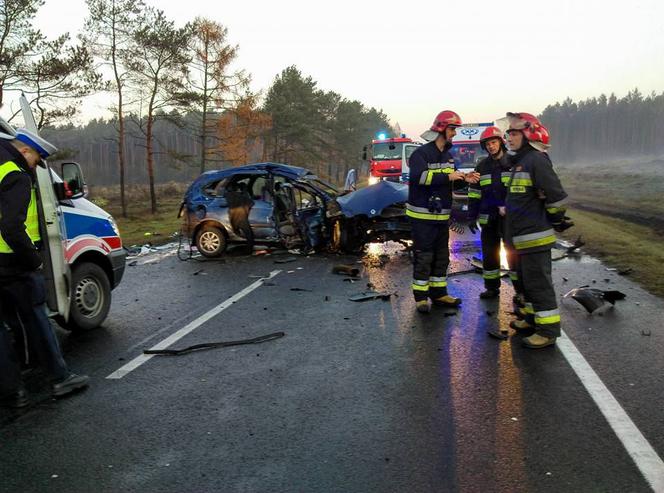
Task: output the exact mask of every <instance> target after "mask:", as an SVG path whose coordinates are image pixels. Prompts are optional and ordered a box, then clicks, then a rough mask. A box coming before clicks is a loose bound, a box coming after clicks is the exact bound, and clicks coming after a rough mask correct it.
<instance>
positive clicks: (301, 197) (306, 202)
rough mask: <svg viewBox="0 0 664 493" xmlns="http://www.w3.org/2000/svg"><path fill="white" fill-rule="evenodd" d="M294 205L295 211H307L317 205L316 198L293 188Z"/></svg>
mask: <svg viewBox="0 0 664 493" xmlns="http://www.w3.org/2000/svg"><path fill="white" fill-rule="evenodd" d="M293 191H294V192H295V203H296V204H295V205H296V207H297V209H298V210H299V209H308V208H309V207H316V206H317V205H318V199H317V197H316V196H315V195H314V194H312V193H309V192H306V191H304V190H302V189H301V188H295V189H294V190H293Z"/></svg>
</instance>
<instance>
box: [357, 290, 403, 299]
mask: <svg viewBox="0 0 664 493" xmlns="http://www.w3.org/2000/svg"><path fill="white" fill-rule="evenodd" d="M392 294H394V293H388V292H387V291H382V292H378V291H362V292H361V293H358V294H354V295H353V296H351V297H350V298H348V299H349V300H350V301H368V300H377V299H381V300H383V301H387V300H389V299H390V297H391V296H392Z"/></svg>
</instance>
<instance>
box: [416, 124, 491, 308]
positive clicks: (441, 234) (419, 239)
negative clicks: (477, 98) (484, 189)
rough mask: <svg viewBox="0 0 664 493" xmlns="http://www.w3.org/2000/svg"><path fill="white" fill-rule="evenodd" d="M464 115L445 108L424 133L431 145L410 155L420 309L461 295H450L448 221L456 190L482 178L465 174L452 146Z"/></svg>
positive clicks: (451, 303)
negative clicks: (453, 193)
mask: <svg viewBox="0 0 664 493" xmlns="http://www.w3.org/2000/svg"><path fill="white" fill-rule="evenodd" d="M459 125H461V118H459V115H457V114H456V113H455V112H453V111H442V112H440V113H439V114H438V116H436V119H435V120H434V122H433V125H432V126H431V129H430V130H428V131H426V132H424V133H423V134H422V138H423V139H424V140H427V141H429V142H428V143H427V144H425V145H423V146H421V147H418V148H417V149H416V150H415V152H413V154H412V155H411V156H410V159H409V160H408V164H409V166H410V182H409V186H408V205H407V210H406V214H407V215H408V216H409V217H410V219H411V224H412V239H413V256H414V268H413V283H412V289H413V294H414V296H415V305H416V308H417V311H418V312H420V313H428V312H429V311H430V310H431V306H430V305H429V298H431V300H432V302H433V304H435V305H441V306H448V307H456V306H459V305H460V304H461V299H459V298H455V297H454V296H450V295H449V294H448V293H447V267H448V265H449V261H450V259H449V246H448V242H449V234H450V233H449V219H450V213H451V210H452V188H453V187H459V188H460V187H461V186H463V184H464V183H463V182H464V181H469V182H470V181H473V182H477V181H478V180H479V175H477V174H476V173H473V174H469V175H468V176H466V175H465V174H464V173H462V172H460V171H458V170H457V169H456V167H455V165H454V159H453V158H452V156H451V154H450V152H449V150H450V148H451V147H452V138H453V137H454V136H455V135H456V130H455V129H456V127H458V126H459Z"/></svg>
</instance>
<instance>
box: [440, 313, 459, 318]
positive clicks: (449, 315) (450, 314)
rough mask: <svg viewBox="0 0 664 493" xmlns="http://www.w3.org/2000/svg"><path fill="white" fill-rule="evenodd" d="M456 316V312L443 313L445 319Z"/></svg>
mask: <svg viewBox="0 0 664 493" xmlns="http://www.w3.org/2000/svg"><path fill="white" fill-rule="evenodd" d="M456 314H457V312H445V313H443V315H445V316H446V317H453V316H455V315H456Z"/></svg>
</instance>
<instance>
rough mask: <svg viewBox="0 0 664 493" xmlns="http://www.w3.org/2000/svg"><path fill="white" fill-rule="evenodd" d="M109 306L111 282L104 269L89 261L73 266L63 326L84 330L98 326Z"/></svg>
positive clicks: (106, 313)
mask: <svg viewBox="0 0 664 493" xmlns="http://www.w3.org/2000/svg"><path fill="white" fill-rule="evenodd" d="M110 308H111V283H110V281H109V280H108V276H107V275H106V272H104V269H102V268H101V267H100V266H98V265H97V264H93V263H91V262H83V263H81V264H78V265H76V266H74V269H73V271H72V290H71V305H70V307H69V321H68V322H67V323H66V324H65V325H64V326H65V328H67V329H69V330H73V331H84V330H90V329H94V328H96V327H99V326H100V325H101V323H102V322H103V321H104V320H105V319H106V316H107V315H108V311H109V310H110Z"/></svg>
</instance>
